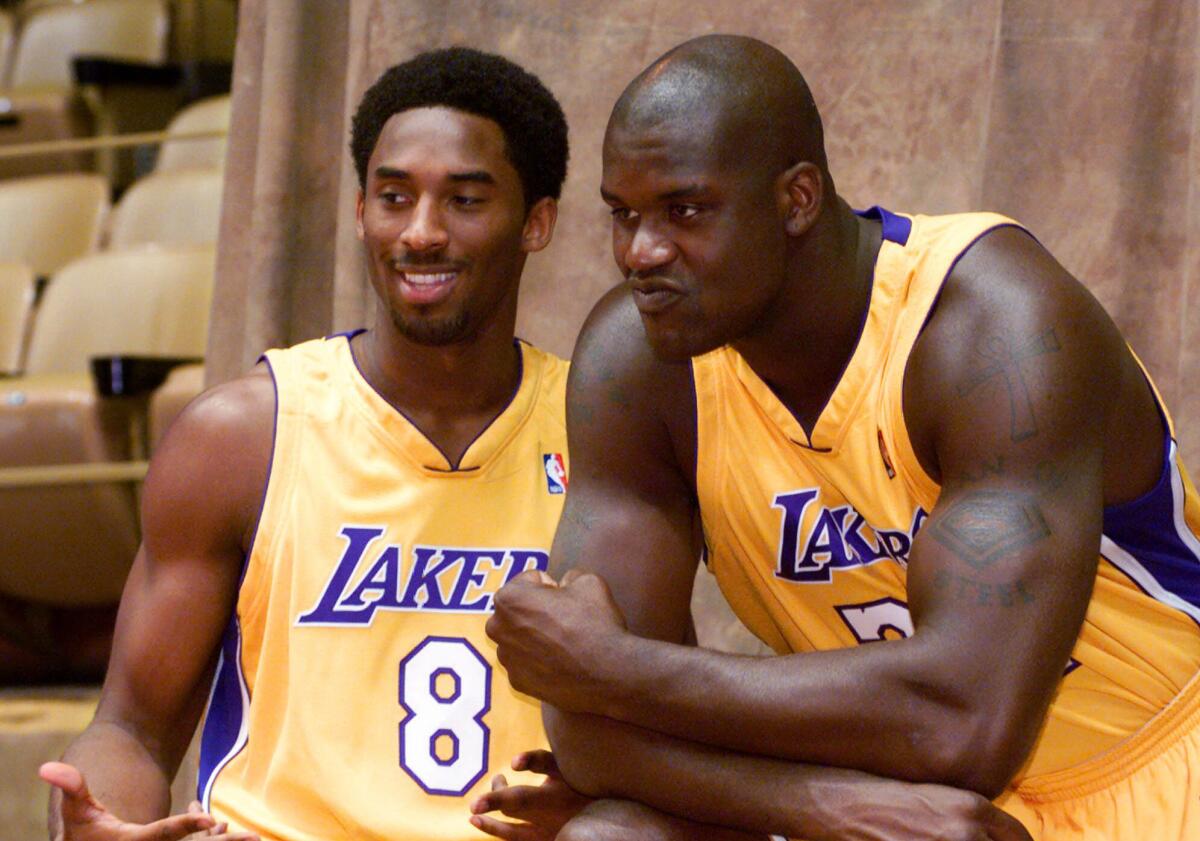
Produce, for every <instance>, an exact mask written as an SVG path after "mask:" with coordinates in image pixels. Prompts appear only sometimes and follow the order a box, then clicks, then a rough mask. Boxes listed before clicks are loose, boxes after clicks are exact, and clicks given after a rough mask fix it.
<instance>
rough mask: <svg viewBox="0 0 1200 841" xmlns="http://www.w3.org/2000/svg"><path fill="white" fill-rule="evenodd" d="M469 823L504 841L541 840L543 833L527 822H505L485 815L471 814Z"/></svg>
mask: <svg viewBox="0 0 1200 841" xmlns="http://www.w3.org/2000/svg"><path fill="white" fill-rule="evenodd" d="M471 825H472V826H473V827H475V828H476V829H478V830H481V831H483V832H486V833H487V834H488V835H494V836H495V837H496V838H503V839H505V841H542V839H543V837H544V836H543V835H542V834H541V833H540V832H539V831H538V830H537V828H536V827H534V826H531V825H530V824H527V823H507V822H505V821H500V820H496V819H495V818H492V817H488V816H487V815H471Z"/></svg>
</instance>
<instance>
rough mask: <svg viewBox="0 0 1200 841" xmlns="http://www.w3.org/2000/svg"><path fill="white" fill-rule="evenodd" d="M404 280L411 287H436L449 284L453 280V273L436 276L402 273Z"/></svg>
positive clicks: (442, 273) (441, 273)
mask: <svg viewBox="0 0 1200 841" xmlns="http://www.w3.org/2000/svg"><path fill="white" fill-rule="evenodd" d="M404 279H405V280H406V281H407V282H408V283H411V284H412V285H413V286H437V285H438V284H439V283H449V282H450V281H451V280H453V279H454V272H440V273H438V274H414V273H411V272H405V273H404Z"/></svg>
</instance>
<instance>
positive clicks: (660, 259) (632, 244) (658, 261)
mask: <svg viewBox="0 0 1200 841" xmlns="http://www.w3.org/2000/svg"><path fill="white" fill-rule="evenodd" d="M677 255H678V251H677V250H676V247H675V243H674V242H672V241H671V239H670V238H669V237H665V236H663V235H662V234H661V233H660V232H658V231H656V230H655V229H654V227H653V226H651V225H648V224H646V223H645V222H643V223H642V224H640V225H638V227H637V230H636V231H634V233H633V238H632V239H630V240H629V245H628V247H627V248H626V249H625V266H626V268H627V269H628V270H629V271H631V272H636V273H638V274H647V273H650V272H653V271H654V270H655V269H658V268H661V267H662V266H665V265H667V264H668V263H670V262H671V261H672V260H674V259H675V257H676V256H677Z"/></svg>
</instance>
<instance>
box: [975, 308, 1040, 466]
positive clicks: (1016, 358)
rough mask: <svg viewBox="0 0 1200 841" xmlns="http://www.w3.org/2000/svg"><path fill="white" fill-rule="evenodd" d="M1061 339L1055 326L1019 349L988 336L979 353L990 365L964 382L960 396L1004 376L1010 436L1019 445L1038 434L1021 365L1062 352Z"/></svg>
mask: <svg viewBox="0 0 1200 841" xmlns="http://www.w3.org/2000/svg"><path fill="white" fill-rule="evenodd" d="M1061 348H1062V345H1060V344H1059V343H1058V336H1056V335H1055V334H1054V328H1053V327H1047V328H1046V329H1045V330H1044V331H1042V333H1041V334H1040V335H1038V336H1036V337H1034V338H1033V339H1032V340H1030V341H1028V342H1026V343H1025V344H1023V345H1019V346H1017V347H1016V348H1014V347H1013V345H1012V344H1010V343H1009V342H1008V340H1006V339H1005V338H1003V337H1002V336H988V337H987V338H986V339H984V341H983V344H982V346H981V347H980V348H979V353H980V354H981V355H982V356H983V357H985V358H986V359H988V360H990V362H991V364H990V365H988V366H987V367H986V368H984V369H983V370H981V371H977V372H976V373H975V374H973V375H972V376H971V377H970V378H969V379H968V380H967V381H966V382H965V383H963V384H962V385H960V386H959V387H958V395H959V396H960V397H966V396H967V395H968V394H970V393H971V392H972V391H974V390H975V389H977V388H978V387H979V386H981V385H983V384H984V383H986V382H988V381H989V380H991V379H994V378H995V377H996V376H1003V377H1004V386H1005V388H1006V389H1007V391H1008V405H1009V411H1010V412H1011V419H1012V421H1011V423H1012V425H1011V429H1010V432H1011V435H1012V440H1013V442H1014V443H1020V442H1021V441H1024V440H1026V439H1027V438H1032V437H1033V436H1034V435H1036V434H1037V431H1038V430H1037V418H1035V417H1034V414H1033V401H1032V400H1030V398H1029V388H1028V387H1027V386H1026V385H1025V378H1024V377H1023V376H1022V374H1021V363H1022V362H1023V361H1024V360H1026V359H1029V358H1031V357H1034V356H1041V355H1043V354H1046V353H1053V352H1055V351H1057V350H1060V349H1061Z"/></svg>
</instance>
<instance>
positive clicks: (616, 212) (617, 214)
mask: <svg viewBox="0 0 1200 841" xmlns="http://www.w3.org/2000/svg"><path fill="white" fill-rule="evenodd" d="M609 212H610V213H611V214H612V218H613V221H615V222H628V221H629V220H631V219H633V218H635V217H636V216H637V214H636V213H634V212H633V211H632V210H630V209H629V208H628V207H614V208H613V209H612V210H611V211H609Z"/></svg>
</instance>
